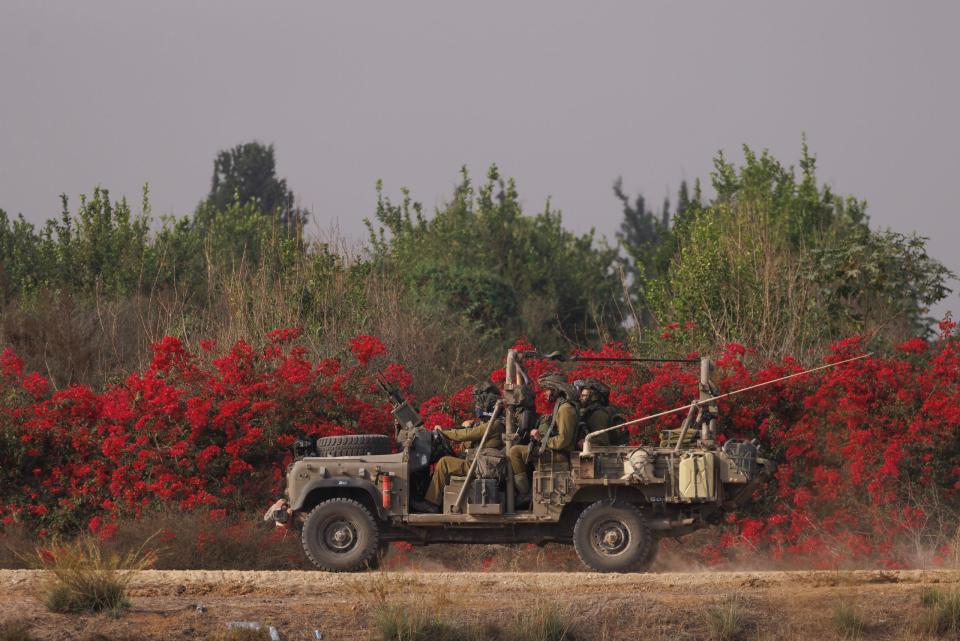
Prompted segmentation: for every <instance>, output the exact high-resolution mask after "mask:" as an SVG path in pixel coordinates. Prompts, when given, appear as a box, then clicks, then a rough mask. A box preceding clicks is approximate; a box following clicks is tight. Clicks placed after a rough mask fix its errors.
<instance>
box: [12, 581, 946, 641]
mask: <svg viewBox="0 0 960 641" xmlns="http://www.w3.org/2000/svg"><path fill="white" fill-rule="evenodd" d="M41 581H42V577H41V576H40V575H39V574H38V573H37V572H34V571H27V570H0V622H2V621H14V620H16V621H23V622H25V623H28V624H29V625H30V626H31V627H32V634H33V635H34V636H35V637H36V638H38V639H73V638H76V639H84V638H88V637H90V636H91V635H93V634H95V633H102V634H104V635H106V636H107V638H109V639H139V638H143V639H203V638H210V637H211V635H212V634H213V633H214V632H216V631H218V630H222V629H224V628H225V624H226V623H227V622H229V621H237V620H243V621H258V622H262V623H265V624H270V625H274V626H276V627H277V628H278V629H279V631H280V632H281V634H282V638H284V639H310V638H314V636H313V634H314V633H313V631H314V630H319V631H320V632H321V634H322V637H323V639H326V640H331V641H336V640H350V641H353V640H360V639H364V640H365V639H371V638H377V634H376V632H375V630H374V623H373V622H374V619H375V617H376V615H377V613H378V612H380V611H382V610H383V607H384V604H388V605H389V604H397V605H400V606H402V607H405V608H418V607H426V606H429V608H430V609H431V610H432V611H434V612H437V613H439V616H441V617H443V618H445V619H449V620H451V621H457V622H463V623H465V624H469V623H476V622H478V621H505V620H510V619H512V618H513V617H515V616H517V614H518V613H522V612H523V611H524V609H525V608H530V607H534V608H537V607H542V604H556V605H558V606H560V612H561V615H562V616H563V617H564V618H565V619H566V620H567V621H568V622H569V623H571V624H572V631H573V633H574V636H575V638H577V639H580V640H593V639H598V640H600V639H611V640H616V639H638V638H641V639H653V640H656V639H668V638H669V639H671V640H672V641H675V640H676V639H700V638H706V635H707V632H708V630H709V623H708V622H707V621H706V620H705V618H704V617H703V616H702V611H703V610H704V609H709V608H711V607H716V606H724V607H725V606H728V605H729V604H734V606H733V607H734V608H735V609H736V610H737V612H738V613H739V615H740V617H741V619H742V621H743V623H744V629H745V632H744V634H743V635H742V638H744V639H749V640H752V639H785V640H794V639H796V640H799V639H835V638H838V628H837V623H836V622H835V614H836V608H837V604H840V603H846V604H848V605H849V606H851V607H852V608H853V610H854V611H855V612H856V613H857V614H858V615H859V616H860V617H862V619H863V620H864V621H865V622H867V624H868V632H869V637H866V635H865V638H871V639H917V638H919V636H920V635H919V634H918V633H917V627H916V625H917V621H918V618H919V617H921V616H922V615H923V613H924V608H922V607H921V605H920V602H921V601H920V595H921V593H923V592H924V591H925V590H927V591H929V590H930V589H936V590H939V591H940V592H942V593H951V592H953V591H957V590H960V572H957V571H919V570H913V571H895V572H883V571H859V572H715V573H713V572H700V573H651V574H630V575H612V574H594V573H588V572H570V573H521V572H510V573H473V572H471V573H466V572H464V573H447V572H436V573H430V572H369V573H366V574H357V575H342V574H326V573H323V572H242V571H234V572H209V571H206V572H202V571H146V572H143V573H142V574H140V575H139V576H138V577H137V578H136V579H135V580H134V583H133V588H132V599H131V601H132V605H131V608H130V609H129V610H128V611H127V613H126V614H124V615H123V616H121V617H120V618H117V619H114V618H110V617H107V616H74V615H55V614H50V613H48V612H46V611H45V610H44V608H43V606H42V605H40V604H39V602H38V601H37V598H36V594H37V591H38V589H39V586H40V583H41ZM198 604H200V606H201V607H200V608H199V609H198V607H197V606H198ZM538 604H540V605H538Z"/></svg>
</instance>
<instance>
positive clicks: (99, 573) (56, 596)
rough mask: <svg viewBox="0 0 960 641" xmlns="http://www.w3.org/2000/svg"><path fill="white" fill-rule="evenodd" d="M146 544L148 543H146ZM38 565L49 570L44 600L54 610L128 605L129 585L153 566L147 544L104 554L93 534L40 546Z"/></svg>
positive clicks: (119, 608) (116, 610) (109, 609)
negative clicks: (137, 575)
mask: <svg viewBox="0 0 960 641" xmlns="http://www.w3.org/2000/svg"><path fill="white" fill-rule="evenodd" d="M144 545H146V544H144ZM36 560H37V562H36V565H37V566H38V567H39V568H40V569H42V570H47V571H48V572H49V573H50V578H49V580H48V581H47V582H46V584H45V585H44V586H43V589H42V596H41V601H42V602H43V604H44V605H45V606H46V607H47V609H48V610H50V611H51V612H58V613H76V612H111V613H114V614H118V613H119V612H121V611H122V610H123V609H125V608H126V607H127V606H128V605H129V601H128V600H127V588H128V587H129V585H130V582H131V581H132V580H133V577H134V576H135V575H136V573H137V572H139V571H141V570H145V569H147V568H149V567H151V566H152V565H153V562H154V554H153V553H152V552H146V551H145V550H144V547H143V546H141V547H140V548H138V549H136V550H133V551H128V552H125V553H110V554H104V553H103V552H102V551H101V549H100V545H99V543H98V542H97V541H96V539H93V538H92V537H80V538H78V539H76V540H75V541H72V542H70V543H64V544H59V545H56V546H53V547H52V548H44V549H39V550H38V551H37V554H36Z"/></svg>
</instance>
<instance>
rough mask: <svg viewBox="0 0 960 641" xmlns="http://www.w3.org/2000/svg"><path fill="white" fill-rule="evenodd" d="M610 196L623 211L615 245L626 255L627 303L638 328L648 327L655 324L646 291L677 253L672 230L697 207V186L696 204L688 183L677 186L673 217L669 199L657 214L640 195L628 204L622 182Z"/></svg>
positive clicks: (665, 200)
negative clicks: (675, 206)
mask: <svg viewBox="0 0 960 641" xmlns="http://www.w3.org/2000/svg"><path fill="white" fill-rule="evenodd" d="M613 193H614V195H615V196H616V197H617V199H618V200H619V201H620V203H621V205H622V207H623V221H622V222H621V223H620V230H619V231H618V232H617V241H618V242H619V244H620V248H621V249H622V250H623V252H624V253H625V254H626V256H625V257H624V258H623V259H622V260H621V264H622V267H623V272H624V275H625V276H627V277H628V279H627V280H628V283H629V287H630V291H631V294H630V302H631V303H632V305H633V309H634V310H635V311H634V314H635V316H636V318H635V319H634V320H635V321H636V322H637V323H639V324H640V325H641V326H649V325H652V324H653V323H654V317H653V314H652V311H651V309H650V302H649V300H648V296H647V290H648V289H649V288H650V287H651V284H652V283H654V282H656V281H657V279H659V278H661V277H662V276H663V275H664V274H665V273H666V271H667V268H668V267H669V265H670V259H671V257H672V256H673V254H674V253H675V251H676V234H675V233H674V227H676V226H685V225H686V222H687V219H688V218H689V215H688V214H689V213H690V212H692V211H694V210H695V208H696V206H698V205H699V186H698V187H697V194H696V200H691V198H690V193H689V189H688V187H687V181H685V180H684V181H682V182H681V183H680V189H679V191H678V193H677V209H676V212H675V213H674V214H673V215H671V213H670V199H669V198H664V200H663V206H662V207H661V209H660V213H659V214H657V213H654V212H653V211H652V210H650V209H648V208H647V203H646V199H645V198H644V196H643V194H637V196H636V197H635V198H634V199H633V201H632V202H631V199H630V197H629V196H628V195H627V194H626V193H624V191H623V180H622V179H621V178H617V180H616V181H614V183H613Z"/></svg>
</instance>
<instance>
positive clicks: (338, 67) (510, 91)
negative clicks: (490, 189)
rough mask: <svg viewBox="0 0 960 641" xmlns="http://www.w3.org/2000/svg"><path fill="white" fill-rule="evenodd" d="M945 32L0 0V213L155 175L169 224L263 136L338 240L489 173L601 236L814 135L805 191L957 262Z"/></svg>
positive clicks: (859, 7) (522, 5) (869, 21)
mask: <svg viewBox="0 0 960 641" xmlns="http://www.w3.org/2000/svg"><path fill="white" fill-rule="evenodd" d="M958 27H960V3H958V2H946V1H945V2H910V3H907V2H897V3H894V2H876V1H874V2H837V1H833V2H810V1H808V0H804V1H800V0H796V1H793V2H789V3H786V2H722V3H721V2H702V3H697V2H589V3H587V2H581V3H576V4H575V3H568V2H556V1H552V2H505V3H499V2H484V3H462V2H449V1H447V2H432V3H426V2H389V3H382V4H374V3H367V2H352V3H342V2H341V3H333V2H330V3H321V2H309V3H307V2H302V3H294V2H239V1H235V0H233V1H230V2H197V1H195V2H170V1H164V2H156V1H154V2H131V1H129V0H123V1H116V2H90V1H88V2H75V1H71V2H50V1H47V0H44V1H39V0H31V1H23V2H20V1H12V0H0V208H3V209H6V210H7V211H8V212H9V213H12V214H16V213H23V214H24V215H25V216H26V217H27V218H28V219H30V220H32V221H42V220H43V219H45V218H48V217H50V216H53V215H55V214H56V213H57V212H58V210H59V203H58V198H57V196H58V194H60V193H61V192H66V193H67V194H68V195H71V196H73V197H74V198H76V196H77V195H78V194H80V193H84V192H86V193H88V192H90V191H91V189H92V188H93V187H94V186H95V185H97V184H101V185H103V186H105V187H108V188H109V189H111V191H112V192H113V194H114V195H117V196H119V195H127V196H128V197H129V198H130V199H131V200H133V201H135V202H137V201H139V193H140V188H141V186H142V184H143V183H144V182H149V183H150V186H151V191H152V194H153V197H152V202H153V206H154V211H155V213H157V214H160V213H175V214H185V213H187V212H189V211H191V210H192V209H193V207H194V206H195V205H196V203H197V202H198V201H199V200H201V198H202V197H203V196H204V195H205V193H206V191H207V190H208V188H209V181H210V175H211V172H212V161H213V157H214V155H215V154H216V152H217V151H218V150H219V149H223V148H226V147H230V146H233V145H235V144H237V143H240V142H243V141H248V140H251V139H257V140H261V141H263V142H267V143H273V144H275V145H276V149H277V156H278V165H279V170H280V173H281V175H283V176H285V177H286V178H287V179H288V181H289V184H290V186H291V187H292V188H293V189H294V191H295V192H296V193H297V194H298V196H299V198H300V201H301V204H302V205H304V206H306V207H308V208H309V209H311V210H312V212H313V215H314V218H315V219H316V221H317V223H318V224H319V226H320V227H322V228H328V227H330V225H331V224H332V223H336V224H338V225H339V227H340V229H341V230H342V231H343V232H344V233H346V234H348V235H351V236H357V237H359V236H361V235H362V233H363V228H362V223H361V220H362V218H363V217H364V216H369V215H371V213H372V211H373V204H374V200H375V196H374V183H375V181H376V179H377V178H382V179H383V180H384V183H385V188H386V190H387V192H388V193H390V194H392V195H397V194H398V192H399V187H400V186H404V185H405V186H408V187H410V188H411V189H412V191H413V195H414V197H415V198H417V199H419V200H421V201H423V202H424V203H425V204H427V205H428V206H433V205H435V204H438V203H439V202H441V201H442V200H443V199H444V198H445V197H446V196H447V195H448V194H449V192H450V190H451V188H452V186H453V184H454V183H455V182H456V180H457V172H458V169H459V167H460V166H461V165H463V164H466V165H468V166H469V167H470V168H471V169H472V170H473V171H474V173H475V174H477V175H478V176H479V175H481V174H482V173H483V171H484V170H485V168H486V166H487V165H488V164H489V163H491V162H496V163H497V164H499V165H500V167H501V168H502V170H503V172H504V173H505V174H507V175H510V176H513V177H515V178H516V179H517V181H518V185H519V188H520V192H521V195H522V196H523V198H524V201H525V203H526V206H527V207H528V209H529V210H531V211H533V210H539V209H540V208H541V207H542V203H543V201H544V200H545V198H546V197H547V196H552V198H553V203H554V204H555V206H557V207H558V208H560V209H561V210H562V211H563V212H564V217H565V220H566V221H567V223H568V225H569V226H571V227H572V228H574V229H577V230H586V229H589V228H590V227H596V228H597V230H598V231H599V232H601V233H604V234H607V235H612V234H613V232H614V230H615V229H616V227H617V226H618V224H619V222H620V217H621V212H620V209H619V207H618V203H617V202H616V201H615V200H614V198H613V196H612V193H611V183H612V182H613V180H614V179H615V178H616V177H617V176H619V175H622V176H623V178H624V183H625V186H626V187H627V188H628V189H629V190H631V191H643V192H644V193H645V194H646V196H647V197H648V199H650V200H652V201H654V202H659V201H660V200H661V199H662V198H663V196H665V195H667V194H670V195H672V194H673V193H674V192H675V190H676V188H677V186H678V184H679V182H680V180H681V178H687V179H693V178H696V177H701V178H706V177H707V176H708V174H709V171H710V168H711V159H712V157H713V155H714V154H715V152H716V151H717V150H718V149H724V150H725V151H726V152H727V153H728V155H730V156H731V157H734V158H740V153H739V149H740V145H742V144H743V143H746V144H749V145H751V146H753V147H756V148H764V147H766V148H769V149H770V150H771V152H773V153H774V155H776V156H777V157H779V158H780V159H781V160H784V161H788V162H790V163H795V162H796V159H797V157H798V155H799V149H800V137H801V133H802V132H806V134H807V137H808V141H809V144H810V147H811V149H812V150H813V151H814V153H815V154H816V155H817V157H818V162H819V167H820V176H821V178H823V179H824V180H826V181H828V182H829V183H830V184H831V185H833V186H834V187H835V188H836V189H837V190H839V191H841V192H843V193H850V194H853V195H856V196H858V197H860V198H865V199H866V200H867V201H868V202H869V209H868V211H869V213H870V215H871V218H872V220H873V222H874V224H875V225H876V226H884V227H887V226H889V227H892V228H894V229H896V230H899V231H911V230H916V231H918V232H919V233H921V234H923V235H926V236H929V237H931V241H930V249H931V252H932V253H933V254H934V255H935V256H937V257H938V258H940V259H941V260H942V261H943V262H944V263H946V264H947V266H949V267H950V268H951V269H953V270H954V271H957V272H960V256H958V251H957V248H956V247H957V243H958V241H960V216H958V211H957V206H956V203H957V195H956V189H957V182H958V180H960V156H958V153H960V123H958V119H960V82H958V79H960V68H958V67H960V38H958V36H957V30H958ZM956 285H957V284H956V283H954V288H955V289H956V288H957V287H956ZM957 302H960V300H958V298H957V294H956V293H954V294H953V295H952V297H951V301H950V304H949V305H948V306H941V307H940V308H939V310H938V311H943V310H945V309H947V308H948V307H950V308H954V309H957V308H958V305H957V304H956V303H957Z"/></svg>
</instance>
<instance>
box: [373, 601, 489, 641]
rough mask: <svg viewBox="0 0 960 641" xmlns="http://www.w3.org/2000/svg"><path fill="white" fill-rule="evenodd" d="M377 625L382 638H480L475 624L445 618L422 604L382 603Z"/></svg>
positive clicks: (384, 640)
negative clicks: (465, 623) (465, 624)
mask: <svg viewBox="0 0 960 641" xmlns="http://www.w3.org/2000/svg"><path fill="white" fill-rule="evenodd" d="M374 629H375V630H376V631H377V633H378V634H379V635H380V639H382V641H473V640H477V641H479V638H480V637H479V636H478V631H477V630H476V629H474V628H473V627H472V626H457V625H454V624H453V623H451V622H449V621H444V620H443V619H441V618H440V616H439V615H437V614H436V613H433V612H430V611H429V610H428V609H427V608H425V607H422V606H405V605H400V604H396V603H389V604H383V605H382V606H381V607H380V608H379V609H378V610H377V611H376V612H375V614H374Z"/></svg>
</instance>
